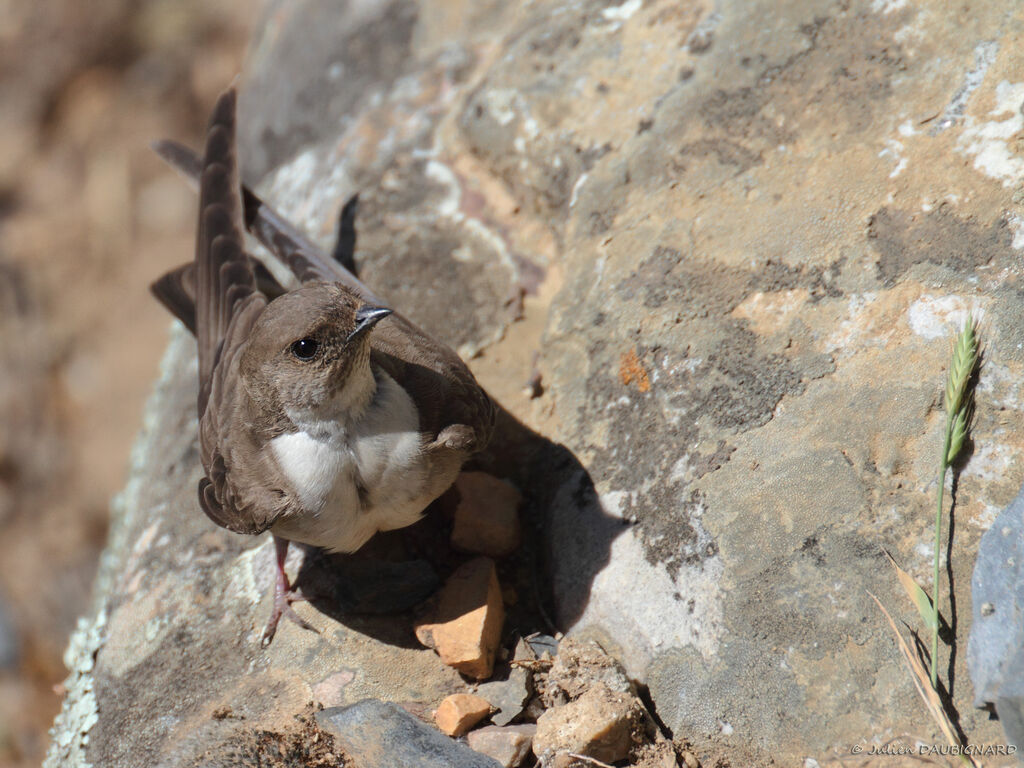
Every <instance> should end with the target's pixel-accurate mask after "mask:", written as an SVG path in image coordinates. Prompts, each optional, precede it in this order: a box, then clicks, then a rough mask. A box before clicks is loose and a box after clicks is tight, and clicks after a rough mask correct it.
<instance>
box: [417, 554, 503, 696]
mask: <svg viewBox="0 0 1024 768" xmlns="http://www.w3.org/2000/svg"><path fill="white" fill-rule="evenodd" d="M504 622H505V607H504V605H503V604H502V601H501V586H500V585H499V584H498V574H497V572H496V570H495V567H494V561H493V560H492V559H491V558H489V557H476V558H474V559H472V560H470V561H469V562H466V563H463V564H462V565H461V566H460V567H459V568H458V569H457V570H456V571H455V573H453V574H452V575H451V576H450V577H449V578H448V581H447V582H445V585H444V587H442V588H441V592H440V594H439V595H438V596H437V601H436V602H435V604H434V607H433V610H431V611H430V612H429V613H428V615H427V616H426V617H425V620H424V621H422V622H421V623H419V624H418V625H417V626H416V638H417V639H418V640H419V641H420V642H421V643H422V644H423V645H425V646H426V647H428V648H433V649H434V650H435V651H437V654H438V656H440V657H441V661H443V662H444V663H445V664H447V665H448V666H450V667H453V668H455V669H456V670H458V671H459V672H461V673H462V674H464V675H466V676H468V677H472V678H474V679H477V680H483V679H486V678H488V677H490V675H491V672H492V671H493V670H494V655H495V652H496V650H497V648H498V644H499V643H500V641H501V628H502V625H503V624H504Z"/></svg>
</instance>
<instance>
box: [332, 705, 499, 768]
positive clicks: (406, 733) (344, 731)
mask: <svg viewBox="0 0 1024 768" xmlns="http://www.w3.org/2000/svg"><path fill="white" fill-rule="evenodd" d="M316 719H317V722H318V723H319V724H320V727H321V728H323V729H324V730H325V731H327V732H328V733H330V734H332V735H333V736H334V738H335V739H336V741H337V742H338V744H339V745H341V747H342V748H343V749H344V750H345V752H346V753H347V754H348V755H349V756H351V758H352V761H353V763H354V764H355V766H356V768H495V767H496V766H497V762H496V761H494V760H492V759H491V758H489V757H487V756H486V755H482V754H479V753H478V752H474V751H473V750H472V749H470V748H469V747H467V746H465V745H464V744H459V743H458V742H457V741H453V740H452V739H449V738H448V737H447V736H445V735H443V734H441V733H440V732H438V731H437V730H435V729H434V728H431V727H430V726H429V725H427V724H426V723H424V722H422V721H420V720H417V719H416V718H415V717H413V716H412V715H410V714H409V713H408V712H406V711H405V710H404V709H402V708H401V707H399V706H397V705H395V704H391V703H388V702H383V701H377V700H374V699H367V700H365V701H361V702H359V703H358V704H353V705H351V706H348V707H336V708H333V709H325V710H324V711H323V712H319V713H317V716H316Z"/></svg>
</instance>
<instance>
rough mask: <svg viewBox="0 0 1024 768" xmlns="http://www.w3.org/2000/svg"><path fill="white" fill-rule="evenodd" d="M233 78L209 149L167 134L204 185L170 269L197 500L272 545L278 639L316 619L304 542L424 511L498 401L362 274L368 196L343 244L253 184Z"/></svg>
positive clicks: (268, 634)
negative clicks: (193, 423) (243, 175)
mask: <svg viewBox="0 0 1024 768" xmlns="http://www.w3.org/2000/svg"><path fill="white" fill-rule="evenodd" d="M236 102H237V92H236V89H235V88H234V87H230V88H228V89H227V90H226V91H224V92H223V93H222V94H221V95H220V97H219V98H218V99H217V102H216V104H215V106H214V109H213V113H212V115H211V117H210V120H209V124H208V129H207V133H206V141H205V148H204V153H203V156H202V158H197V157H196V156H195V155H194V154H193V153H192V152H191V150H188V149H187V148H185V147H183V146H182V145H179V144H176V143H174V142H170V141H163V142H158V143H157V144H156V145H155V147H154V148H155V149H156V150H157V152H158V154H160V155H161V157H163V158H164V159H165V160H167V161H168V162H169V163H170V164H171V165H172V166H174V167H175V168H176V169H177V170H179V171H180V172H182V173H183V174H184V175H185V176H187V177H190V178H193V179H194V180H197V182H198V188H199V220H198V227H197V230H198V231H197V236H196V249H195V256H194V259H193V260H192V261H191V262H189V263H186V264H184V265H182V266H180V267H178V268H177V269H174V270H172V271H170V272H169V273H167V274H165V275H164V276H162V277H161V278H160V279H158V280H157V281H155V282H154V283H153V285H152V291H153V293H154V294H155V296H156V297H157V298H158V299H159V300H160V301H161V302H162V303H163V304H164V305H165V306H166V307H167V308H168V309H169V310H170V311H171V312H172V313H173V314H174V315H175V316H176V317H177V318H178V319H179V320H181V322H182V323H183V324H184V325H185V326H186V327H187V328H189V330H191V331H192V332H193V333H194V335H195V337H196V341H197V346H198V362H199V366H198V368H199V394H198V399H197V413H198V420H199V430H198V431H199V447H200V450H199V454H200V459H201V463H202V467H203V471H204V476H203V477H202V479H201V480H200V481H199V487H198V497H199V504H200V507H201V508H202V510H203V512H205V513H206V515H207V516H208V517H209V518H210V519H211V520H212V521H213V522H214V523H216V524H217V525H220V526H222V527H224V528H227V529H228V530H231V531H234V532H236V533H242V534H252V535H256V534H261V533H263V532H265V531H270V532H271V534H272V536H273V539H274V542H275V554H276V571H275V573H276V577H275V587H274V599H273V608H272V611H271V616H270V620H269V622H268V624H267V626H266V629H265V630H264V632H263V636H262V642H263V644H265V645H266V644H269V643H270V642H271V641H272V640H273V637H274V634H275V632H276V631H277V626H278V622H279V620H280V619H281V618H282V617H287V618H288V619H290V620H291V621H293V622H295V623H297V624H299V625H300V626H302V627H305V628H307V629H312V627H311V626H310V625H309V624H308V622H306V621H305V620H303V619H302V618H301V617H299V616H298V614H296V613H295V611H294V609H293V608H292V606H291V603H292V602H293V601H294V600H296V599H298V597H297V594H296V592H295V590H294V589H293V588H292V585H291V583H290V582H289V580H288V576H287V574H286V573H285V570H284V562H285V558H286V556H287V552H288V547H289V543H290V542H299V543H303V544H308V545H313V546H316V547H321V548H323V549H325V550H327V551H329V552H354V551H356V550H358V549H359V548H360V547H362V546H363V545H364V544H365V543H366V542H367V541H368V540H369V539H370V538H371V537H372V536H373V535H374V534H375V533H377V532H378V531H386V530H393V529H396V528H402V527H404V526H408V525H411V524H412V523H415V522H416V521H417V520H419V519H420V518H421V516H422V514H423V512H424V510H425V509H426V507H427V506H428V505H429V504H430V503H431V502H432V501H434V500H435V499H436V498H437V497H438V496H440V495H441V494H442V493H444V491H445V490H446V489H447V488H449V487H450V486H451V485H452V483H453V482H454V481H455V478H456V477H457V475H458V473H459V471H460V470H461V468H462V466H463V464H464V463H465V461H466V460H467V459H468V458H469V457H470V456H472V455H473V454H474V453H476V452H478V451H480V450H482V449H484V448H485V447H486V446H487V444H488V442H489V441H490V439H491V436H492V434H493V431H494V423H495V406H494V403H493V402H492V400H491V399H490V397H489V396H488V395H487V393H486V392H485V391H484V390H483V388H482V387H481V386H480V385H479V384H478V383H477V381H476V379H475V378H474V377H473V374H472V373H471V372H470V370H469V368H468V367H467V366H466V364H465V363H464V362H463V361H462V360H461V359H460V358H459V356H458V355H457V354H456V353H455V352H454V351H453V350H452V349H451V348H449V347H448V346H447V345H445V344H444V343H442V342H440V341H438V340H437V339H435V338H433V337H432V336H430V335H429V334H428V333H426V332H425V331H423V330H421V329H420V328H418V327H417V326H416V325H414V324H413V323H412V322H411V321H409V320H408V319H406V318H405V317H404V316H403V315H402V314H401V313H399V312H398V311H396V310H395V309H394V308H392V307H390V306H388V305H387V304H386V303H385V302H384V301H383V300H381V299H380V297H378V296H377V295H376V294H375V293H374V292H373V291H372V290H371V289H370V288H369V287H367V286H366V285H365V284H364V283H363V282H362V281H361V280H360V279H359V278H358V277H357V276H356V275H355V274H353V272H352V271H350V270H349V269H347V268H346V267H345V266H344V265H345V264H349V265H352V264H354V262H353V261H352V250H353V248H354V225H353V219H354V212H355V203H356V201H357V198H353V199H352V200H350V201H349V203H348V204H347V205H346V206H345V207H344V209H343V210H342V214H341V220H340V226H339V237H338V246H337V248H336V249H335V253H334V254H333V255H334V258H332V257H329V256H327V255H325V254H324V253H323V252H322V251H320V250H319V249H318V248H316V247H315V246H314V245H312V244H311V243H310V242H309V240H307V239H306V238H305V237H304V236H303V235H302V234H301V233H300V232H299V231H298V230H297V229H296V228H295V227H294V226H292V225H291V224H289V223H288V222H287V221H286V220H285V219H284V218H283V217H282V216H281V215H280V214H278V213H277V212H276V211H274V210H273V209H272V208H271V207H270V206H268V205H267V204H266V203H264V202H263V201H262V200H260V199H259V198H258V197H257V196H256V195H255V194H254V193H253V192H252V191H251V190H250V189H248V188H246V187H243V186H242V185H241V183H240V181H239V172H238V160H237V156H238V154H237V148H236V142H237V140H236ZM246 229H248V230H249V231H250V232H251V233H252V234H254V235H255V236H256V237H257V238H258V239H259V240H260V241H262V242H263V243H264V245H266V246H267V247H268V249H269V250H270V251H271V252H272V253H273V254H274V255H275V256H276V257H278V258H279V259H280V260H281V261H283V262H284V264H285V265H287V267H288V268H289V269H290V270H291V272H292V274H293V275H294V277H295V278H296V281H297V282H298V287H294V288H292V289H288V288H287V287H285V286H283V285H282V284H281V283H280V282H278V281H277V280H276V279H275V278H274V277H273V275H272V274H271V272H270V271H269V270H268V269H267V268H266V266H265V265H263V264H262V263H261V262H260V261H259V259H257V258H256V257H255V256H254V255H252V254H250V253H248V252H247V251H246V249H245V242H244V239H243V232H244V231H245V230H246Z"/></svg>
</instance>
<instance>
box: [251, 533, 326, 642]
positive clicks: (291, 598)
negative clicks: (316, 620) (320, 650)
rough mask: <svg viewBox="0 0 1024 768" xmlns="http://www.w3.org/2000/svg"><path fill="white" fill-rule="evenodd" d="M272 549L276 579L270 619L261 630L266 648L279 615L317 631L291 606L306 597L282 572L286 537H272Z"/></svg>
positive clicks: (275, 630)
mask: <svg viewBox="0 0 1024 768" xmlns="http://www.w3.org/2000/svg"><path fill="white" fill-rule="evenodd" d="M274 549H275V550H276V555H277V558H276V559H277V569H276V579H275V581H274V607H273V609H272V610H271V612H270V621H268V622H267V628H266V629H264V630H263V647H264V648H266V647H267V646H268V645H270V642H271V641H272V640H273V639H274V635H275V634H276V633H277V623H278V622H279V621H280V620H281V617H282V616H283V617H285V618H286V619H288V620H289V621H293V622H295V623H296V624H298V625H299V626H300V627H302V628H303V629H308V630H310V631H311V632H318V633H319V630H317V628H316V627H314V626H313V625H312V624H310V623H309V622H308V621H306V620H305V619H304V618H302V617H301V616H299V614H297V613H296V612H295V609H294V608H292V603H295V602H298V601H300V600H306V599H307V598H306V597H304V596H302V595H300V594H299V593H298V592H297V591H296V590H295V589H294V588H293V587H292V585H291V584H290V583H289V582H288V575H287V574H286V573H285V572H284V561H285V559H286V557H287V555H288V541H287V540H286V539H281V538H278V537H277V536H275V537H274Z"/></svg>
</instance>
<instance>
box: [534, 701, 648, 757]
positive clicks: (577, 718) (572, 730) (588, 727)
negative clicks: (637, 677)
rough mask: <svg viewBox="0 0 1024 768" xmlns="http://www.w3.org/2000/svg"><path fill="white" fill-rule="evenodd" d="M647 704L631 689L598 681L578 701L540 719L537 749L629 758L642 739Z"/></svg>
mask: <svg viewBox="0 0 1024 768" xmlns="http://www.w3.org/2000/svg"><path fill="white" fill-rule="evenodd" d="M642 734H643V708H642V706H641V704H640V702H639V701H638V700H637V699H636V698H635V697H634V696H631V695H629V694H627V693H621V692H617V691H613V690H611V689H610V688H609V687H608V686H607V685H605V684H603V683H598V684H596V685H595V686H594V687H593V688H591V689H590V690H588V691H587V692H586V693H584V694H583V695H582V696H580V697H579V698H578V699H576V700H575V701H571V702H569V703H568V704H564V705H562V706H560V707H556V708H554V709H549V710H548V711H547V712H545V713H544V714H543V715H541V716H540V719H539V720H538V721H537V733H536V735H535V736H534V739H533V752H534V754H535V755H537V756H538V757H539V756H540V755H542V754H544V752H545V751H548V750H550V751H551V752H559V751H565V752H575V753H578V754H581V755H585V756H586V757H592V758H594V759H595V760H600V761H602V762H606V763H614V762H617V761H619V760H622V759H623V758H625V757H626V756H627V755H628V754H629V751H630V749H631V748H632V747H633V745H634V744H635V743H638V742H639V741H641V739H642Z"/></svg>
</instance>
